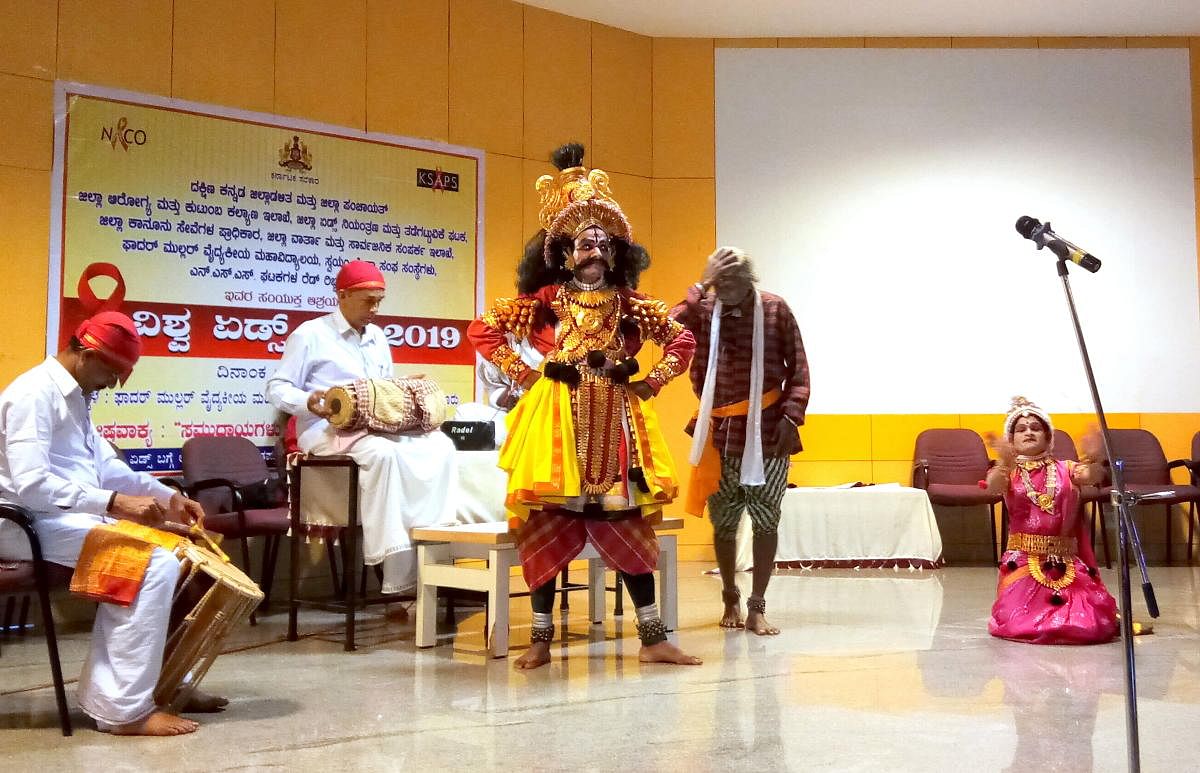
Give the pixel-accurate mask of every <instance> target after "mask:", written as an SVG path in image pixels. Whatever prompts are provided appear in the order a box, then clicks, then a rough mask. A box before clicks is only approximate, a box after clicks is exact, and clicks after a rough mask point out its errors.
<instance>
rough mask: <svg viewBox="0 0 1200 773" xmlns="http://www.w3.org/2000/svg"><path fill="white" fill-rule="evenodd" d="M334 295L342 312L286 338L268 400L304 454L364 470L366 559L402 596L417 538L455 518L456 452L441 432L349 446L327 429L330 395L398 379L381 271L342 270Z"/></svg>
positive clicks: (359, 264) (411, 575) (361, 439)
mask: <svg viewBox="0 0 1200 773" xmlns="http://www.w3.org/2000/svg"><path fill="white" fill-rule="evenodd" d="M334 286H335V289H336V290H337V299H338V307H337V309H336V310H335V311H333V312H332V313H330V314H326V315H325V316H323V317H318V318H316V319H312V320H309V321H308V322H305V323H303V324H302V325H300V326H299V327H297V328H296V329H295V330H294V331H293V332H292V334H291V335H290V336H288V340H287V344H286V345H285V346H284V350H283V357H282V358H281V359H280V361H279V367H278V368H277V369H276V371H275V373H274V375H272V376H271V378H270V379H268V380H267V387H266V394H267V399H268V400H270V402H271V404H272V405H273V406H275V407H276V408H278V409H279V410H281V411H286V412H287V413H290V414H292V415H294V416H295V417H296V430H297V433H298V436H299V437H298V439H299V444H300V448H301V450H303V451H304V452H306V453H312V454H319V455H325V454H347V455H349V456H350V457H351V458H353V459H354V461H355V462H357V463H358V466H359V473H358V475H359V488H360V494H359V509H360V510H359V512H360V520H361V523H362V530H363V559H364V560H365V561H366V563H367V564H368V565H377V564H382V565H383V592H384V593H402V592H404V591H406V590H409V589H411V588H412V587H413V586H414V585H415V584H416V579H417V562H416V556H415V551H414V550H413V545H412V540H411V538H410V536H409V533H410V531H411V530H412V529H413V528H414V527H418V526H432V525H435V524H438V523H446V522H448V521H451V520H453V518H454V508H453V503H452V502H451V497H450V492H451V490H452V489H453V488H454V483H455V476H456V469H457V468H456V466H455V459H454V444H453V443H452V442H451V440H450V438H448V437H446V436H445V435H444V434H442V433H441V432H439V431H436V430H435V431H433V432H428V433H413V434H396V435H387V434H365V435H360V436H357V437H351V438H348V437H346V436H345V435H343V434H340V433H339V432H338V431H337V430H336V429H334V427H332V426H331V425H330V424H329V422H328V421H327V419H328V417H329V416H330V415H332V413H333V411H332V409H331V408H330V406H329V405H328V404H327V403H326V401H325V392H326V390H328V389H329V388H331V387H334V386H341V385H345V384H349V383H351V382H353V381H355V380H357V379H363V378H391V377H392V375H393V373H392V352H391V348H390V346H389V345H388V342H387V338H386V337H385V336H384V333H383V330H382V329H381V328H380V327H379V326H378V325H375V324H373V322H374V320H375V316H376V314H377V313H378V311H379V306H380V304H381V303H382V302H383V299H384V295H385V289H386V288H385V285H384V280H383V274H382V273H381V272H380V271H379V269H378V268H376V267H375V265H374V264H373V263H368V262H366V261H361V260H355V261H351V262H349V263H347V264H346V265H344V266H342V268H341V270H340V271H339V272H338V275H337V279H336V282H335V285H334Z"/></svg>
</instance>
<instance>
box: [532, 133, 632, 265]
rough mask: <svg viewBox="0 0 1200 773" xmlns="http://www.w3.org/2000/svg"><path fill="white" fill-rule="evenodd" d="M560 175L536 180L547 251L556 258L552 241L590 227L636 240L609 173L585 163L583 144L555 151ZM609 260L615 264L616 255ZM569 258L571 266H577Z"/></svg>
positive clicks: (573, 236) (550, 259) (612, 236)
mask: <svg viewBox="0 0 1200 773" xmlns="http://www.w3.org/2000/svg"><path fill="white" fill-rule="evenodd" d="M553 160H554V164H555V166H557V167H558V168H559V173H558V174H557V175H549V174H544V175H542V176H541V177H539V178H538V179H537V182H536V183H534V186H533V187H534V189H535V190H536V191H537V192H538V197H539V198H540V200H541V206H542V209H541V212H540V213H539V215H538V219H539V220H540V221H541V224H542V227H543V228H545V229H546V245H545V254H546V258H547V260H548V261H553V260H554V259H555V256H554V255H552V254H551V246H550V245H551V243H552V242H553V241H554V240H555V239H557V238H559V237H562V236H567V237H570V238H571V239H574V238H576V237H577V236H579V234H581V233H583V232H584V231H586V230H587V229H589V228H600V229H602V230H603V231H604V232H605V233H606V234H608V236H609V238H610V239H611V238H615V239H622V240H624V241H626V242H629V241H632V237H633V229H631V228H630V227H629V221H628V220H627V219H626V218H625V213H624V212H622V211H621V205H619V204H618V203H617V201H616V199H614V198H613V195H612V191H611V190H610V189H609V187H608V173H607V172H605V171H604V170H603V169H590V170H589V169H587V168H586V167H585V166H584V165H583V146H582V145H580V144H578V143H571V144H569V145H564V146H563V147H561V148H559V149H558V150H557V151H555V152H554V156H553ZM605 260H606V261H607V262H608V266H609V268H612V267H613V256H612V255H611V254H609V255H608V256H606V258H605ZM572 264H573V259H572V258H571V257H570V256H568V257H567V268H572V269H573V268H574V266H573V265H572Z"/></svg>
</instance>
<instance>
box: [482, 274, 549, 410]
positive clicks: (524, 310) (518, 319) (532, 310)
mask: <svg viewBox="0 0 1200 773" xmlns="http://www.w3.org/2000/svg"><path fill="white" fill-rule="evenodd" d="M556 292H558V286H557V285H550V286H548V287H543V288H542V289H540V290H538V291H537V292H536V293H533V294H532V295H521V296H518V297H516V298H499V299H497V300H496V302H495V303H494V304H492V308H491V309H489V310H488V311H487V312H486V313H484V315H483V316H482V317H480V318H479V319H477V320H474V321H473V322H471V324H470V325H468V326H467V338H468V339H469V340H470V341H471V345H472V346H474V347H475V351H477V352H479V354H480V355H481V356H483V358H484V359H486V360H488V361H489V362H491V363H492V364H493V365H495V366H496V367H497V368H499V369H500V371H501V372H502V373H504V375H506V376H508V377H509V378H511V379H512V380H513V381H514V382H515V383H517V384H520V385H521V386H525V387H527V386H529V383H530V382H531V381H532V380H533V376H534V374H535V373H536V371H535V370H534V369H533V368H531V367H529V366H528V365H526V364H525V362H524V361H523V360H522V359H521V356H520V355H519V354H517V352H516V351H515V350H513V348H512V347H511V346H509V344H508V338H507V335H508V334H510V333H511V334H512V336H513V337H514V338H516V339H518V340H520V339H522V338H527V337H528V336H529V334H530V332H531V331H532V330H533V328H534V326H535V325H536V324H538V318H539V316H540V315H541V311H542V308H543V306H544V305H546V304H548V303H549V301H550V299H552V298H553V297H554V294H555V293H556Z"/></svg>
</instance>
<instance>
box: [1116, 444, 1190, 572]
mask: <svg viewBox="0 0 1200 773" xmlns="http://www.w3.org/2000/svg"><path fill="white" fill-rule="evenodd" d="M1109 434H1110V439H1111V442H1112V456H1113V459H1114V460H1117V459H1120V460H1122V462H1123V463H1124V466H1123V469H1124V472H1125V487H1126V489H1128V490H1129V492H1130V493H1133V494H1149V493H1153V492H1158V491H1169V492H1171V495H1170V496H1168V497H1165V498H1163V499H1156V500H1155V502H1154V504H1155V505H1160V504H1161V505H1163V507H1164V508H1165V509H1164V526H1165V529H1166V540H1167V563H1168V564H1170V563H1171V547H1172V539H1171V507H1172V506H1173V505H1182V504H1188V505H1190V511H1189V512H1190V514H1189V518H1188V520H1189V524H1188V560H1191V555H1192V536H1193V529H1192V525H1191V521H1192V519H1193V516H1194V515H1195V512H1196V503H1197V502H1200V486H1197V485H1195V481H1193V485H1179V484H1176V483H1173V482H1172V481H1171V470H1173V469H1175V468H1176V467H1189V461H1190V460H1187V459H1176V460H1174V461H1171V462H1168V461H1167V455H1166V454H1165V453H1163V449H1162V444H1161V443H1159V442H1158V438H1156V437H1155V436H1154V435H1153V433H1151V432H1149V431H1147V430H1144V429H1114V430H1109ZM1196 450H1197V449H1196V441H1195V438H1193V440H1192V453H1193V456H1194V455H1195V452H1196ZM1189 470H1190V467H1189ZM1111 491H1112V487H1111V486H1109V487H1106V488H1105V489H1104V492H1105V496H1108V494H1109V493H1110V492H1111Z"/></svg>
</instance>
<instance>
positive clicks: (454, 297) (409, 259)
mask: <svg viewBox="0 0 1200 773" xmlns="http://www.w3.org/2000/svg"><path fill="white" fill-rule="evenodd" d="M55 96H56V103H55V104H56V107H55V113H56V114H55V157H54V175H53V186H52V187H53V190H52V202H51V206H52V216H51V222H52V227H51V243H50V291H49V298H48V308H49V313H48V315H47V316H48V320H49V323H48V330H47V337H46V348H47V352H48V353H50V354H53V353H54V352H56V351H58V350H59V349H61V348H62V347H63V346H65V345H66V344H67V342H68V341H69V339H70V336H71V333H72V332H73V331H74V329H75V327H76V325H78V324H79V322H80V321H81V320H83V319H84V318H86V317H88V316H90V315H91V314H94V313H96V312H97V311H101V310H104V309H116V310H119V311H122V312H124V313H126V314H128V315H129V316H131V317H132V318H133V320H134V321H135V323H137V326H138V331H139V333H140V334H141V335H142V342H143V356H142V359H141V361H140V362H139V363H138V366H137V368H136V370H135V371H134V373H133V377H132V378H130V379H129V381H128V382H126V383H125V384H124V385H123V386H120V387H118V388H117V389H115V390H112V391H108V392H105V393H103V394H101V395H100V396H99V398H98V400H97V402H96V404H95V406H94V407H93V419H94V421H95V423H96V425H97V426H98V427H99V428H100V430H101V433H102V434H104V436H105V437H107V438H109V439H111V440H113V441H114V442H115V443H116V444H117V445H119V446H121V447H122V448H124V449H126V453H127V456H128V457H129V459H130V462H131V464H132V465H133V466H134V467H135V468H137V469H146V470H153V471H165V470H176V469H178V467H179V465H178V460H179V449H180V447H181V446H182V444H183V442H184V441H185V440H186V439H187V438H189V437H194V436H197V435H214V434H215V435H236V436H242V437H247V438H249V439H250V440H252V441H253V442H254V443H255V444H256V445H258V446H260V447H264V448H267V447H270V446H272V445H273V444H274V442H275V439H276V437H277V434H278V432H279V428H278V427H277V424H276V419H277V417H276V416H275V412H274V410H273V409H272V407H271V406H270V405H269V404H267V402H266V400H265V398H264V397H263V387H264V385H265V383H266V380H267V378H268V377H269V376H270V374H271V373H272V372H273V371H274V369H275V363H276V361H277V360H278V359H279V355H280V353H281V352H282V351H283V344H284V342H285V341H286V340H287V337H288V335H289V334H290V333H291V331H292V330H294V329H295V328H296V327H297V326H298V325H299V324H300V323H302V322H304V321H306V320H308V319H312V318H314V317H317V316H320V315H322V314H326V313H328V312H329V310H330V309H332V308H333V307H335V306H336V303H337V300H336V296H335V294H334V290H333V281H334V277H335V276H336V274H337V271H338V269H339V268H340V267H341V266H342V265H343V264H344V263H345V262H347V261H350V260H355V259H361V260H369V261H371V262H373V263H375V264H376V265H377V266H378V267H379V268H380V269H381V270H382V272H383V274H384V276H385V277H386V278H387V282H388V290H387V298H386V299H385V301H384V303H383V307H382V308H381V310H380V313H379V317H378V319H377V324H379V325H380V326H381V327H382V328H383V329H384V332H385V333H386V335H387V337H388V341H389V343H391V346H392V355H393V361H394V363H395V368H396V372H397V374H398V375H403V374H406V373H416V372H420V373H424V374H426V375H428V376H430V377H432V378H436V379H437V380H438V382H439V383H440V384H441V385H442V388H443V389H445V391H446V393H447V395H448V396H449V400H450V401H451V402H452V403H457V402H460V401H462V402H466V401H469V400H471V399H472V398H473V395H474V390H475V386H474V384H475V379H474V364H475V354H474V351H473V350H472V349H471V346H470V344H469V343H468V342H467V340H466V336H465V330H466V325H467V323H469V322H470V320H471V319H472V318H474V317H475V316H476V315H477V313H478V311H479V308H480V303H481V300H482V297H481V296H482V275H483V263H482V254H481V247H480V245H481V243H482V223H483V207H482V201H483V153H482V151H479V150H474V149H469V148H460V147H454V146H449V145H442V144H438V143H432V142H422V141H418V140H411V139H407V138H401V137H392V136H386V135H379V134H371V133H367V132H361V131H355V130H352V129H346V128H342V127H336V126H329V125H324V124H316V123H311V122H306V121H302V120H299V119H295V118H288V117H285V116H274V115H265V114H259V113H249V112H245V111H238V110H232V109H228V108H222V107H216V106H212V105H201V104H196V103H190V102H182V101H179V100H173V99H167V98H163V97H155V96H149V95H143V94H133V93H129V92H124V91H117V90H113V89H105V88H100V87H95V86H87V85H82V84H75V83H64V82H59V83H57V84H56V95H55Z"/></svg>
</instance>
